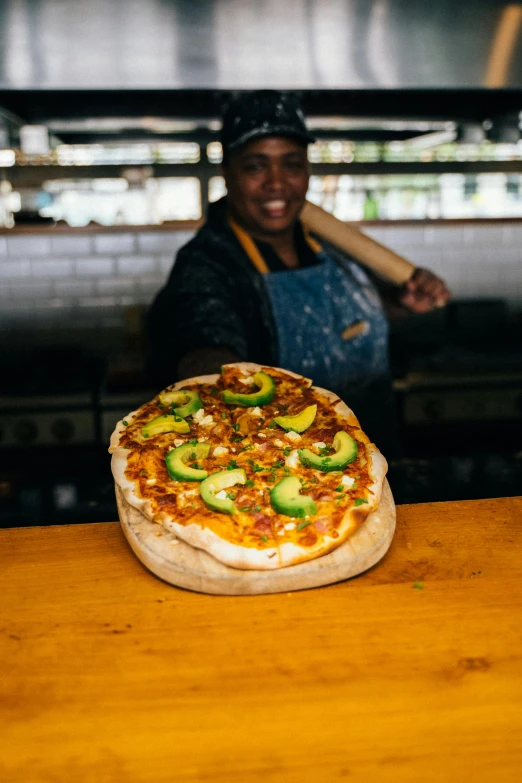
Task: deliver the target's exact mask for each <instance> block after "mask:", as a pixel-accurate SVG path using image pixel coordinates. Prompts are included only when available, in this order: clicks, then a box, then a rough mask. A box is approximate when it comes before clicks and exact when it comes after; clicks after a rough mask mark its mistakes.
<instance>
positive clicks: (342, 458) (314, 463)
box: [297, 430, 357, 473]
mask: <svg viewBox="0 0 522 783" xmlns="http://www.w3.org/2000/svg"><path fill="white" fill-rule="evenodd" d="M333 446H334V449H335V454H332V455H331V456H326V457H320V456H319V455H318V454H314V453H313V451H310V449H299V450H298V452H297V453H298V455H299V459H300V460H301V462H302V464H303V465H306V467H307V468H315V469H316V470H320V471H322V472H323V473H328V472H329V471H330V470H339V469H340V468H344V467H345V465H348V464H349V463H350V462H353V461H354V459H355V458H356V456H357V441H355V440H354V439H353V438H352V437H351V435H348V433H347V432H344V431H342V430H341V432H338V433H337V434H336V435H335V437H334V439H333Z"/></svg>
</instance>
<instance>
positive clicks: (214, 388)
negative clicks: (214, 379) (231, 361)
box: [210, 386, 218, 397]
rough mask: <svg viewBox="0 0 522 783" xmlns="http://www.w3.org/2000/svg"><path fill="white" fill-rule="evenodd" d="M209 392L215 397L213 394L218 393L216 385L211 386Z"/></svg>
mask: <svg viewBox="0 0 522 783" xmlns="http://www.w3.org/2000/svg"><path fill="white" fill-rule="evenodd" d="M210 393H211V395H212V396H213V397H215V396H216V394H217V393H218V388H217V386H213V387H212V388H211V390H210Z"/></svg>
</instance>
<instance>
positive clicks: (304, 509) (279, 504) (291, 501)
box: [270, 476, 317, 519]
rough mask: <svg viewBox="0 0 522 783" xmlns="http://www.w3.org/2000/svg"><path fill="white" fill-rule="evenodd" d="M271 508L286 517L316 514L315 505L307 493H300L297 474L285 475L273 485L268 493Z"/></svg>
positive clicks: (301, 517)
mask: <svg viewBox="0 0 522 783" xmlns="http://www.w3.org/2000/svg"><path fill="white" fill-rule="evenodd" d="M270 502H271V504H272V508H273V509H274V510H275V511H277V513H278V514H284V515H285V516H287V517H292V518H294V517H299V518H300V519H304V518H305V517H309V516H313V515H314V514H317V506H316V505H315V503H314V501H313V500H312V498H311V497H309V496H308V495H301V482H300V481H299V479H298V478H297V476H287V477H286V478H284V479H281V481H278V483H277V484H276V485H275V487H274V488H273V490H272V491H271V493H270Z"/></svg>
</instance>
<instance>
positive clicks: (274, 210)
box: [261, 199, 288, 218]
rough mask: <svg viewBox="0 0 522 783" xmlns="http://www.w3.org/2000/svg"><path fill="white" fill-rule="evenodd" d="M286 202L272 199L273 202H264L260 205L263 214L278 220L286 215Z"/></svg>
mask: <svg viewBox="0 0 522 783" xmlns="http://www.w3.org/2000/svg"><path fill="white" fill-rule="evenodd" d="M287 207H288V202H287V201H283V200H282V199H277V200H276V199H274V200H273V201H264V202H263V203H262V204H261V209H262V210H263V212H265V213H267V214H268V215H269V217H272V218H278V217H283V216H284V215H285V213H286V209H287Z"/></svg>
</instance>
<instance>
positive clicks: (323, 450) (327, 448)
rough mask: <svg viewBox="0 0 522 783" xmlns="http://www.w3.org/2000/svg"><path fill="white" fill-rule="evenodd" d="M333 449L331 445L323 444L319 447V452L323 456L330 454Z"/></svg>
mask: <svg viewBox="0 0 522 783" xmlns="http://www.w3.org/2000/svg"><path fill="white" fill-rule="evenodd" d="M332 451H333V449H332V447H331V446H323V447H322V448H320V449H319V454H320V455H321V457H325V456H326V455H327V454H330V453H331V452H332Z"/></svg>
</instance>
